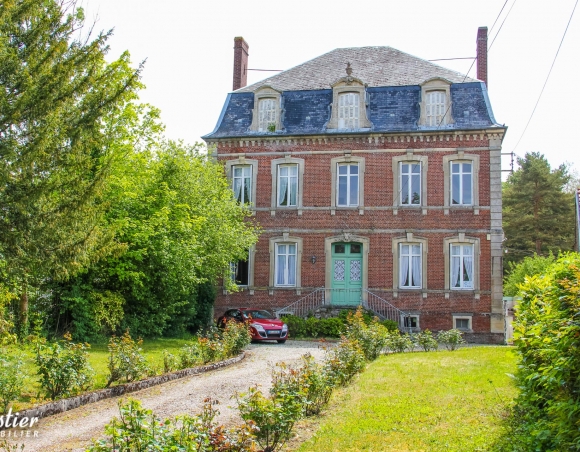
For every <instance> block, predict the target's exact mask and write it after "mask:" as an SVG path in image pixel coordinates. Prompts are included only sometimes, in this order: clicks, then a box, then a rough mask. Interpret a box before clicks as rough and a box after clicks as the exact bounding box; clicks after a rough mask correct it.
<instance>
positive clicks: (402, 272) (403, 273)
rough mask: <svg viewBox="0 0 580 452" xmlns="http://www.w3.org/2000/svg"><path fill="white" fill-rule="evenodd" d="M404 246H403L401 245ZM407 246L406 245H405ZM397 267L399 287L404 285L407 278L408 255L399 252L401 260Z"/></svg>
mask: <svg viewBox="0 0 580 452" xmlns="http://www.w3.org/2000/svg"><path fill="white" fill-rule="evenodd" d="M403 248H405V246H403ZM407 248H408V247H407ZM399 265H400V267H399V287H406V286H407V285H408V283H407V281H408V278H409V255H408V254H401V262H400V264H399Z"/></svg>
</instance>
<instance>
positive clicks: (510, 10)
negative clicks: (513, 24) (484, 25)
mask: <svg viewBox="0 0 580 452" xmlns="http://www.w3.org/2000/svg"><path fill="white" fill-rule="evenodd" d="M517 1H518V0H514V2H513V3H512V6H511V7H510V9H509V11H508V12H507V14H506V15H505V17H504V18H503V21H502V23H501V25H500V27H499V30H498V31H497V33H496V34H495V36H494V37H493V40H492V41H491V44H490V45H489V48H488V49H487V51H488V52H489V51H490V50H491V46H493V43H494V42H495V40H496V39H497V37H498V35H499V32H500V31H501V29H502V28H503V24H505V21H506V20H507V18H508V17H509V15H510V13H511V12H512V9H513V8H514V5H515V4H516V2H517ZM503 6H505V4H504V5H503ZM502 9H503V8H502ZM498 17H499V16H498ZM496 20H497V19H496Z"/></svg>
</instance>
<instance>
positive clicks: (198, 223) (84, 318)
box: [52, 140, 257, 340]
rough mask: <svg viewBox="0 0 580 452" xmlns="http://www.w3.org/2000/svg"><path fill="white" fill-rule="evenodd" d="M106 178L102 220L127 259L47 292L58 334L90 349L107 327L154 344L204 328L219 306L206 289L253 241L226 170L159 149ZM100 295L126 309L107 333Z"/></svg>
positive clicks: (191, 153) (195, 150) (141, 153)
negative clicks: (91, 340) (127, 331)
mask: <svg viewBox="0 0 580 452" xmlns="http://www.w3.org/2000/svg"><path fill="white" fill-rule="evenodd" d="M111 178H112V181H111V183H110V185H109V188H108V191H107V193H106V196H105V199H106V200H107V203H108V204H109V206H110V207H109V209H108V212H107V215H106V219H107V221H108V222H109V223H110V224H115V225H117V226H116V230H117V235H116V238H115V240H116V241H117V242H118V243H119V244H120V245H121V244H122V245H123V246H125V250H124V251H123V252H121V253H117V254H115V255H110V256H109V257H107V258H105V259H102V260H101V261H100V262H98V263H96V264H95V265H93V266H91V267H90V268H89V269H88V270H87V271H86V272H83V273H82V274H80V275H78V276H77V277H75V278H73V279H72V280H71V281H69V282H65V283H58V284H57V285H56V287H53V288H52V293H53V300H52V302H53V303H54V308H55V309H57V310H58V312H56V313H55V314H56V316H55V318H58V315H59V314H60V320H59V324H60V327H59V328H60V329H62V328H65V329H67V330H70V331H71V332H72V333H73V335H74V337H75V339H77V340H78V339H85V340H86V339H87V338H90V336H91V335H97V334H98V333H99V331H101V332H102V331H103V328H104V329H105V331H107V330H108V331H119V330H124V329H126V328H129V329H130V331H131V334H133V335H142V336H157V335H168V334H171V335H179V334H182V333H184V332H186V331H188V330H189V331H193V330H195V329H196V328H198V327H199V326H201V325H202V324H206V322H204V320H206V319H207V318H209V316H210V307H211V305H213V301H214V297H215V292H214V291H213V289H212V288H211V287H208V286H209V285H211V284H212V283H214V282H215V280H216V278H218V277H219V276H222V275H223V274H224V272H225V271H226V269H227V268H228V266H229V262H231V261H234V260H238V259H240V258H243V257H245V255H246V253H247V249H248V248H249V247H250V246H251V245H252V244H253V243H255V241H256V239H257V231H256V228H255V227H254V226H252V224H251V223H249V222H246V221H245V218H246V216H247V214H248V210H247V208H245V207H244V206H240V205H239V204H238V203H237V202H236V201H235V200H234V198H233V196H232V191H231V189H230V187H229V184H228V182H227V180H226V178H225V176H224V173H223V168H222V167H221V165H219V164H217V163H214V162H213V161H211V159H209V158H208V157H207V153H205V150H204V149H203V148H202V147H201V146H200V145H196V146H186V145H184V144H182V143H175V142H170V141H163V140H161V141H159V142H152V143H149V144H148V145H147V146H145V147H144V148H141V149H139V150H138V151H134V152H131V153H128V154H127V155H126V156H125V159H124V161H123V162H122V163H119V164H118V165H116V166H115V167H114V168H113V173H112V177H111ZM105 291H108V292H109V294H116V296H118V297H120V298H122V300H123V302H122V304H121V308H122V312H120V314H119V317H118V318H119V320H120V319H121V318H122V320H120V322H119V323H117V325H115V327H113V328H111V325H106V324H104V323H103V320H105V319H99V318H98V317H97V315H96V314H97V313H96V311H95V310H94V306H95V305H94V303H93V302H92V301H91V300H93V299H94V298H95V297H96V296H97V295H98V294H101V296H103V297H104V298H105V299H107V300H111V297H110V295H106V294H105ZM116 306H119V305H116ZM115 312H118V311H116V310H115Z"/></svg>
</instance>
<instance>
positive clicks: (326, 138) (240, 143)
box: [207, 129, 505, 147]
mask: <svg viewBox="0 0 580 452" xmlns="http://www.w3.org/2000/svg"><path fill="white" fill-rule="evenodd" d="M504 134H505V130H504V129H501V130H497V129H493V130H485V129H482V130H473V131H465V130H461V131H450V130H442V131H429V132H427V131H421V132H413V133H388V134H386V133H371V134H364V135H354V136H353V135H312V136H307V137H304V136H287V137H286V136H284V137H271V136H269V137H267V136H264V137H243V138H221V139H211V140H207V143H208V144H218V145H219V146H221V147H250V146H251V147H262V146H267V147H270V146H297V145H300V146H308V145H317V144H332V143H353V144H355V143H359V144H366V143H368V144H379V143H380V144H383V143H418V142H420V143H423V142H427V143H444V142H453V143H459V142H464V141H465V142H468V141H472V140H483V139H488V140H500V141H501V140H503V136H504Z"/></svg>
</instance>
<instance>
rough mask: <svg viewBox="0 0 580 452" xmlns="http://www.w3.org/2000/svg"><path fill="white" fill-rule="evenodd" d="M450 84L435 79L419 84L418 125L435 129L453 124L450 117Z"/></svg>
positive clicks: (446, 81)
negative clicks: (419, 110)
mask: <svg viewBox="0 0 580 452" xmlns="http://www.w3.org/2000/svg"><path fill="white" fill-rule="evenodd" d="M450 87H451V82H450V81H448V80H445V79H442V78H435V79H430V80H427V81H425V82H424V83H423V84H421V119H420V120H419V125H420V126H422V127H424V128H429V129H437V128H442V127H447V126H448V125H449V124H452V123H453V118H452V116H451V89H450Z"/></svg>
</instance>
